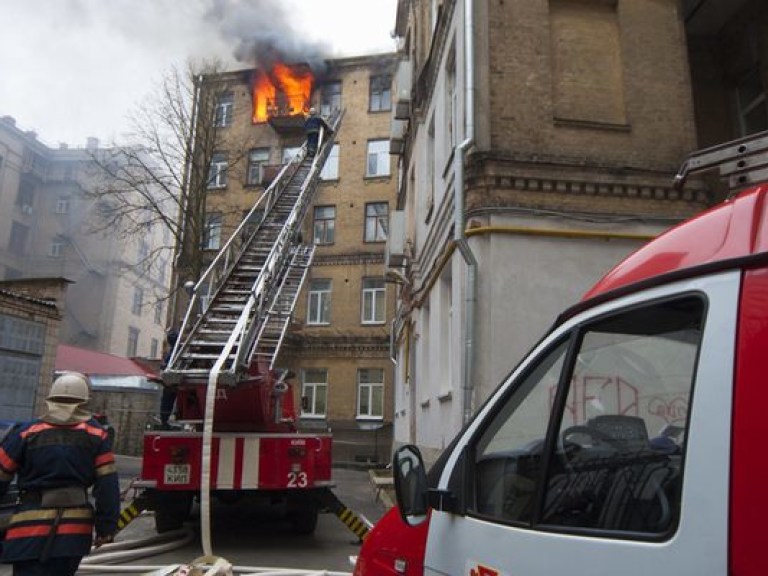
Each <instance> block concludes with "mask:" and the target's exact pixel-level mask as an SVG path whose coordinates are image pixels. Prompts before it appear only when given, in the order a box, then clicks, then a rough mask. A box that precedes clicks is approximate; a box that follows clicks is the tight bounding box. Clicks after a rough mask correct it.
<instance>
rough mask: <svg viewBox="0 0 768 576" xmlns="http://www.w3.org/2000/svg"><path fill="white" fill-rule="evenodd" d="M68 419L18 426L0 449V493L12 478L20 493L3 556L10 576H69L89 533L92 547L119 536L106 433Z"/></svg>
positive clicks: (117, 498)
mask: <svg viewBox="0 0 768 576" xmlns="http://www.w3.org/2000/svg"><path fill="white" fill-rule="evenodd" d="M49 406H50V404H49ZM83 418H85V417H83ZM51 420H54V421H53V422H51ZM69 420H71V421H69V422H67V423H57V422H56V421H55V419H51V418H48V419H46V418H45V417H43V418H42V419H39V420H34V421H32V422H30V423H28V424H25V425H22V426H17V427H16V429H15V430H13V431H12V432H11V433H10V434H9V435H8V437H6V439H5V440H4V441H3V443H2V445H0V494H4V493H5V492H6V490H7V489H8V485H9V483H10V481H11V480H12V479H13V477H14V475H16V476H17V477H18V479H17V481H18V488H19V493H20V497H19V503H18V506H17V508H16V510H15V513H14V515H13V516H12V517H11V520H10V524H9V526H8V529H7V532H6V536H5V541H4V543H3V550H2V561H3V562H4V563H12V564H13V565H14V575H19V576H22V575H27V574H30V575H31V574H46V575H58V574H62V575H66V574H74V573H75V571H76V570H77V567H78V565H79V563H80V560H81V559H82V557H83V556H85V555H86V554H88V553H89V552H90V549H91V545H92V543H93V530H94V527H95V530H96V537H97V542H101V541H110V540H111V536H112V535H113V534H114V533H115V532H116V530H117V520H118V516H119V513H120V488H119V483H118V477H117V469H116V467H115V456H114V454H113V453H112V446H111V442H110V439H109V437H108V434H107V430H106V429H105V428H104V427H103V426H102V425H101V424H100V423H99V422H98V421H97V420H96V419H94V418H92V417H89V418H88V419H82V418H70V419H69ZM78 420H80V421H78ZM91 486H93V492H92V494H93V500H94V502H95V506H94V505H93V504H91V499H90V498H89V497H88V494H87V490H88V488H89V487H91Z"/></svg>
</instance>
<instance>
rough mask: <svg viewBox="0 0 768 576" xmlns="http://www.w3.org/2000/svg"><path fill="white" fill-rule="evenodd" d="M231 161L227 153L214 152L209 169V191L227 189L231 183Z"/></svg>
mask: <svg viewBox="0 0 768 576" xmlns="http://www.w3.org/2000/svg"><path fill="white" fill-rule="evenodd" d="M228 172H229V159H228V157H227V154H226V152H214V153H213V155H212V156H211V163H210V165H209V167H208V182H207V186H206V188H207V189H208V190H218V189H221V188H226V187H227V183H228V181H229V174H228Z"/></svg>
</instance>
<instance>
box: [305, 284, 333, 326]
mask: <svg viewBox="0 0 768 576" xmlns="http://www.w3.org/2000/svg"><path fill="white" fill-rule="evenodd" d="M308 308H309V309H308V312H307V324H329V323H330V321H331V281H330V280H325V279H320V280H312V282H310V285H309V307H308Z"/></svg>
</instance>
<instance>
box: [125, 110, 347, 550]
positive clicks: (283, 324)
mask: <svg viewBox="0 0 768 576" xmlns="http://www.w3.org/2000/svg"><path fill="white" fill-rule="evenodd" d="M341 116H342V115H341V113H338V112H337V113H335V114H334V115H333V116H332V117H331V118H329V125H330V127H331V129H332V130H333V131H334V132H335V131H336V130H338V128H339V125H340V122H341ZM325 136H326V137H325V138H323V139H322V140H321V146H320V147H319V148H318V150H317V153H316V154H315V155H310V154H307V151H306V145H305V146H304V147H303V148H302V149H301V150H300V151H299V152H298V153H297V155H296V156H295V157H294V158H293V159H292V160H291V161H290V162H288V163H287V164H286V165H284V166H283V168H282V170H281V171H280V173H279V174H278V175H277V177H276V178H275V179H274V180H273V182H272V183H271V185H270V186H269V187H268V188H267V190H266V191H265V192H264V194H263V195H262V196H261V198H260V199H259V200H258V201H257V203H256V204H255V205H254V206H253V208H252V209H251V210H250V212H249V213H248V214H247V216H246V217H245V218H244V219H243V220H242V222H241V223H240V225H239V227H238V228H237V229H236V230H235V231H234V233H233V234H232V235H231V236H230V238H229V240H228V241H227V243H226V245H225V246H224V247H223V248H222V249H221V250H220V251H219V253H218V254H217V256H216V258H215V259H214V260H213V262H212V263H211V265H210V266H209V268H208V269H207V270H206V272H205V273H204V274H203V276H202V277H201V278H200V279H199V281H198V282H197V284H196V285H195V286H194V289H193V290H192V292H191V298H190V303H189V307H188V310H187V313H186V316H185V318H184V320H183V323H182V325H181V328H180V330H179V336H178V339H177V341H176V344H175V346H174V349H173V351H172V353H171V356H170V359H169V361H168V363H167V366H166V368H165V369H164V371H163V374H162V377H163V383H164V385H165V386H166V387H167V388H170V389H172V390H174V391H175V403H176V409H175V410H176V415H177V419H176V423H177V425H179V426H180V428H179V429H177V430H152V431H147V432H146V433H145V437H144V452H143V460H142V469H141V475H140V478H139V479H138V481H137V482H135V484H134V485H135V487H137V488H139V489H141V490H142V492H141V495H140V498H141V499H142V501H141V502H142V507H143V508H148V509H151V510H153V511H154V513H155V523H156V528H157V530H158V532H166V531H169V530H173V529H176V528H179V527H181V525H182V523H183V521H184V520H185V519H186V518H187V516H188V515H189V513H190V510H191V507H192V505H193V500H194V499H195V498H197V497H199V498H200V500H201V508H202V509H203V512H204V513H203V514H201V516H202V521H203V538H204V542H205V540H206V528H207V523H206V522H207V515H208V514H207V512H208V506H209V505H210V504H209V501H210V500H209V499H210V498H214V499H218V500H221V501H223V502H230V503H231V502H235V501H237V500H238V499H240V498H244V497H251V498H256V499H259V500H261V501H263V502H264V503H265V504H269V505H270V506H272V507H277V508H279V509H280V510H282V511H283V512H284V514H285V516H286V517H287V519H289V520H290V521H291V522H292V524H293V527H294V529H295V530H296V531H297V532H299V533H312V532H313V531H314V529H315V525H316V523H317V518H318V511H319V510H320V508H321V507H325V506H327V505H328V504H329V501H330V503H331V504H333V502H334V501H335V499H334V498H333V495H332V493H331V492H330V487H331V485H332V480H331V435H330V433H314V432H312V433H302V432H300V431H299V430H298V429H297V425H296V411H295V406H294V395H293V393H292V391H291V378H292V377H293V374H292V373H291V372H290V371H289V370H281V369H279V368H278V366H277V365H276V362H277V360H278V354H279V351H280V349H281V346H282V344H283V340H284V338H285V335H286V332H287V330H288V327H289V324H290V321H291V315H292V312H293V310H294V306H295V304H296V300H297V298H298V295H299V292H300V291H301V287H302V284H303V282H304V279H305V277H306V275H307V272H308V270H309V267H310V265H311V263H312V259H313V254H314V246H312V245H304V244H302V243H301V234H300V227H301V223H302V220H303V218H304V215H305V213H306V211H307V209H308V207H309V205H310V203H311V200H312V197H313V194H314V192H315V188H316V186H317V182H318V180H319V174H320V171H321V169H322V167H323V163H324V162H325V160H326V158H327V156H328V154H329V153H330V150H331V147H332V146H333V142H332V139H330V138H328V137H327V134H326V135H325ZM335 502H336V503H338V502H337V501H335Z"/></svg>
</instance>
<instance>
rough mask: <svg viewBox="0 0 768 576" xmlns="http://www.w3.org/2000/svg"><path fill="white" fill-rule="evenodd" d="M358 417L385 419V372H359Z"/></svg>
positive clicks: (374, 370)
mask: <svg viewBox="0 0 768 576" xmlns="http://www.w3.org/2000/svg"><path fill="white" fill-rule="evenodd" d="M357 417H358V418H376V419H382V418H383V417H384V370H382V369H381V368H361V369H360V370H358V371H357Z"/></svg>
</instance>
